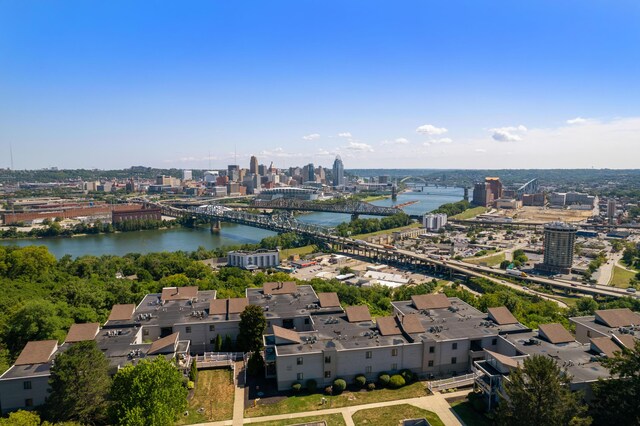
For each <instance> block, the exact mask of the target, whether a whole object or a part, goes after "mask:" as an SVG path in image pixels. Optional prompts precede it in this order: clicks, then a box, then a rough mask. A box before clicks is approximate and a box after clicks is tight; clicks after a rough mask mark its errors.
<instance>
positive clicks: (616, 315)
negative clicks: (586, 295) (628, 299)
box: [595, 308, 640, 327]
mask: <svg viewBox="0 0 640 426" xmlns="http://www.w3.org/2000/svg"><path fill="white" fill-rule="evenodd" d="M595 320H596V321H598V322H600V323H602V324H604V325H606V326H608V327H628V326H631V325H640V315H638V314H637V313H635V312H633V311H632V310H631V309H629V308H621V309H602V310H598V311H596V312H595Z"/></svg>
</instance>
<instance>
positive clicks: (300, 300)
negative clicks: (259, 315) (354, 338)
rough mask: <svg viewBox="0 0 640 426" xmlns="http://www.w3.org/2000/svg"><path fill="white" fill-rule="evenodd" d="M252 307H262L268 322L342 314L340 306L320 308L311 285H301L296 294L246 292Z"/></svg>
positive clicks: (296, 289) (251, 290) (253, 289)
mask: <svg viewBox="0 0 640 426" xmlns="http://www.w3.org/2000/svg"><path fill="white" fill-rule="evenodd" d="M246 294H247V298H248V299H249V304H250V305H257V306H260V307H262V309H263V310H264V311H265V312H264V313H265V316H266V318H267V321H268V320H270V319H272V318H294V317H300V316H306V315H310V314H313V315H322V314H333V313H336V314H338V313H341V312H342V308H341V307H339V306H327V307H322V306H320V300H319V299H318V295H317V294H316V292H315V291H314V290H313V287H311V286H310V285H299V286H297V287H296V288H295V291H294V292H291V293H282V294H269V293H267V294H265V293H264V291H263V289H261V288H248V289H247V290H246Z"/></svg>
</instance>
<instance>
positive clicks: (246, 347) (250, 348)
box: [238, 305, 267, 352]
mask: <svg viewBox="0 0 640 426" xmlns="http://www.w3.org/2000/svg"><path fill="white" fill-rule="evenodd" d="M265 328H267V319H266V318H265V316H264V312H263V311H262V308H261V307H260V306H256V305H249V306H247V307H246V308H244V311H242V313H241V314H240V325H239V333H238V346H239V348H240V350H243V351H245V352H255V351H259V350H260V349H262V334H263V333H264V330H265Z"/></svg>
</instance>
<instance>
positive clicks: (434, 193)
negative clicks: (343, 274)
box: [0, 187, 463, 258]
mask: <svg viewBox="0 0 640 426" xmlns="http://www.w3.org/2000/svg"><path fill="white" fill-rule="evenodd" d="M419 191H420V188H419V187H416V188H414V191H413V192H405V193H402V194H400V195H398V200H397V201H395V202H393V201H392V200H391V199H385V200H378V201H374V202H372V204H375V205H378V206H387V207H388V206H393V205H396V204H401V203H406V202H408V201H418V202H417V203H415V204H411V205H408V206H406V207H404V208H403V210H404V211H405V212H407V213H408V214H414V215H421V214H424V213H425V212H428V211H431V210H434V209H436V208H438V207H439V206H440V205H442V204H445V203H453V202H456V201H460V200H461V199H462V196H463V190H462V189H460V188H444V187H438V188H436V187H425V188H424V192H419ZM362 217H363V218H364V217H367V216H362ZM369 217H374V216H369ZM298 220H300V221H304V222H307V223H313V224H316V225H324V226H336V225H338V224H340V223H342V222H346V221H349V220H351V215H349V214H337V213H323V212H314V213H309V214H304V215H300V216H298ZM273 235H275V233H274V232H271V231H266V230H263V229H258V228H252V227H249V226H242V225H234V224H229V223H223V224H222V230H221V231H220V233H218V234H212V233H211V232H210V231H209V228H207V227H202V228H196V229H189V228H173V229H167V230H154V231H140V232H123V233H119V234H100V235H88V236H83V237H73V238H43V239H27V240H0V244H2V245H12V244H15V245H18V246H27V245H34V244H36V245H43V246H46V247H47V248H48V249H49V251H50V252H51V253H52V254H53V255H54V256H56V257H57V258H60V257H62V256H64V255H65V254H70V255H71V256H72V257H77V256H82V255H86V254H89V255H94V256H100V255H102V254H112V255H118V256H121V255H124V254H126V253H149V252H159V251H177V250H182V251H193V250H196V249H197V248H198V247H199V246H203V247H205V248H207V249H213V248H219V247H223V246H230V245H238V244H245V243H258V242H260V240H262V239H263V238H265V237H269V236H273Z"/></svg>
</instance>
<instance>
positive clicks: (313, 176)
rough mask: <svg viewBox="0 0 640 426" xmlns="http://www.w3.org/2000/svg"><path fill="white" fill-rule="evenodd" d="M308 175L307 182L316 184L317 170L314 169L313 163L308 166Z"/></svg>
mask: <svg viewBox="0 0 640 426" xmlns="http://www.w3.org/2000/svg"><path fill="white" fill-rule="evenodd" d="M307 173H308V176H305V177H306V178H307V181H309V182H315V181H316V169H315V167H313V163H309V165H308V166H307Z"/></svg>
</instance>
